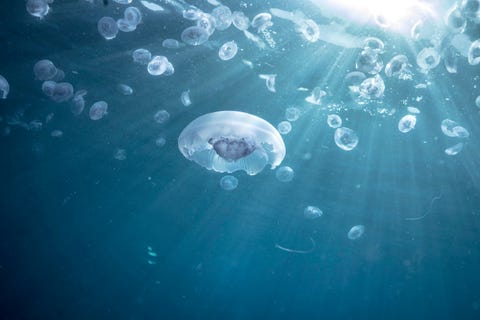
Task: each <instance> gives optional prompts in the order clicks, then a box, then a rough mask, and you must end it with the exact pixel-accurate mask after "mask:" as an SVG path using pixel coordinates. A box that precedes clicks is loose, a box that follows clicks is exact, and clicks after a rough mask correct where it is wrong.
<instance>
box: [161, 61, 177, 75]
mask: <svg viewBox="0 0 480 320" xmlns="http://www.w3.org/2000/svg"><path fill="white" fill-rule="evenodd" d="M174 73H175V68H174V67H173V64H172V63H171V62H170V61H167V66H166V67H165V72H164V73H163V75H164V76H171V75H172V74H174Z"/></svg>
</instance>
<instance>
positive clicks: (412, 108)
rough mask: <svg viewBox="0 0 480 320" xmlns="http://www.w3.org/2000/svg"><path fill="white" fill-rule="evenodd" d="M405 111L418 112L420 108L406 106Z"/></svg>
mask: <svg viewBox="0 0 480 320" xmlns="http://www.w3.org/2000/svg"><path fill="white" fill-rule="evenodd" d="M407 111H408V112H410V113H412V114H419V113H420V110H419V109H418V108H415V107H407Z"/></svg>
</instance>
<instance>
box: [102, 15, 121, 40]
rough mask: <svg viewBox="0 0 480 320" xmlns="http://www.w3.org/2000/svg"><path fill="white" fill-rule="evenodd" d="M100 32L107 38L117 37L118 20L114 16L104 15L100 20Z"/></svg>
mask: <svg viewBox="0 0 480 320" xmlns="http://www.w3.org/2000/svg"><path fill="white" fill-rule="evenodd" d="M97 27H98V32H99V33H100V35H101V36H102V37H104V38H105V39H107V40H111V39H113V38H115V37H116V36H117V34H118V26H117V22H116V21H115V20H114V19H113V18H112V17H102V18H100V20H98V24H97Z"/></svg>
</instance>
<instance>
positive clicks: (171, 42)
mask: <svg viewBox="0 0 480 320" xmlns="http://www.w3.org/2000/svg"><path fill="white" fill-rule="evenodd" d="M162 46H163V47H164V48H167V49H178V48H180V42H178V40H175V39H165V40H163V42H162Z"/></svg>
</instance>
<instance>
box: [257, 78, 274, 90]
mask: <svg viewBox="0 0 480 320" xmlns="http://www.w3.org/2000/svg"><path fill="white" fill-rule="evenodd" d="M258 77H259V78H260V79H263V80H265V85H266V86H267V89H268V91H270V92H276V89H275V80H276V79H277V75H276V74H259V75H258Z"/></svg>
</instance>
